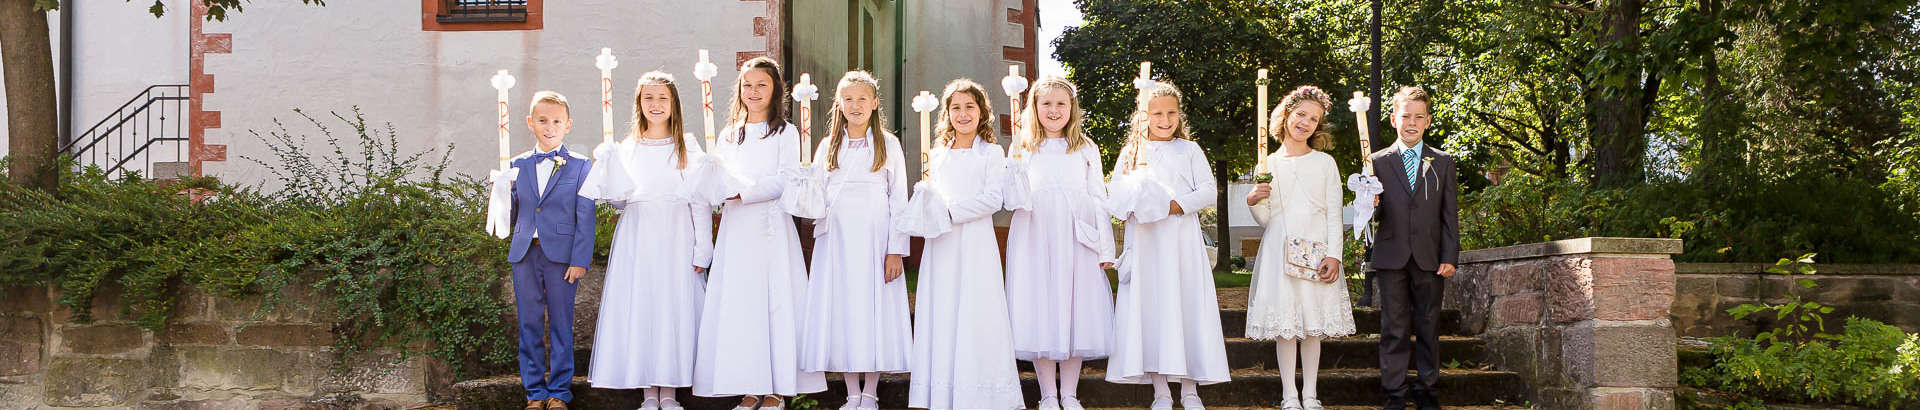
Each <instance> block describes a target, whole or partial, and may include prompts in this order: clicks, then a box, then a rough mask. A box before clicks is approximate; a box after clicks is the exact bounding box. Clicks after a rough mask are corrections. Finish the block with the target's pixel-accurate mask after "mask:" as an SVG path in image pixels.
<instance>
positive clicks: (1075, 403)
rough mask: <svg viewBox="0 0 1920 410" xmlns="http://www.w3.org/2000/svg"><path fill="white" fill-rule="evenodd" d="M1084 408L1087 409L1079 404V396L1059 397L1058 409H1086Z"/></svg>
mask: <svg viewBox="0 0 1920 410" xmlns="http://www.w3.org/2000/svg"><path fill="white" fill-rule="evenodd" d="M1086 409H1087V408H1086V407H1083V406H1081V405H1080V398H1079V397H1074V396H1061V397H1060V410H1086Z"/></svg>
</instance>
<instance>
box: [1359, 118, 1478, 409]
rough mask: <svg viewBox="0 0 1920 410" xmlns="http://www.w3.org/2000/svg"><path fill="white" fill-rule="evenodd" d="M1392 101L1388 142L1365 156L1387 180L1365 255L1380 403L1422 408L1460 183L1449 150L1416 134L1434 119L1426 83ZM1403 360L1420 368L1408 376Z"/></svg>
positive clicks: (1453, 252) (1432, 402)
mask: <svg viewBox="0 0 1920 410" xmlns="http://www.w3.org/2000/svg"><path fill="white" fill-rule="evenodd" d="M1392 103H1393V112H1392V115H1393V116H1392V119H1393V128H1394V131H1395V137H1396V138H1394V140H1395V141H1394V144H1393V147H1391V148H1387V149H1385V150H1381V151H1379V152H1375V153H1373V155H1372V156H1371V157H1369V158H1368V159H1369V160H1370V161H1373V168H1374V169H1376V170H1379V178H1380V183H1381V184H1382V185H1383V186H1385V188H1386V189H1385V191H1384V192H1381V193H1380V195H1379V196H1378V197H1377V198H1378V200H1379V205H1378V206H1376V207H1375V208H1374V213H1375V214H1374V220H1376V221H1380V224H1379V226H1378V231H1377V232H1378V233H1377V235H1376V237H1375V242H1374V245H1373V255H1372V256H1373V259H1372V261H1370V262H1369V266H1371V267H1372V268H1373V269H1374V270H1375V275H1374V277H1375V280H1378V281H1379V282H1378V284H1377V285H1378V286H1379V298H1380V385H1381V387H1382V388H1383V389H1385V390H1386V396H1387V397H1386V407H1385V408H1387V409H1392V410H1400V409H1403V408H1406V404H1407V399H1408V398H1409V397H1408V396H1411V398H1412V399H1413V402H1414V404H1415V405H1417V406H1418V407H1419V408H1420V409H1421V410H1426V409H1438V408H1440V402H1439V398H1438V397H1437V396H1436V395H1435V392H1434V387H1435V386H1434V385H1435V384H1436V383H1437V382H1439V380H1440V357H1439V353H1440V352H1439V350H1438V348H1439V339H1438V337H1439V335H1438V334H1436V329H1435V322H1437V321H1438V320H1439V312H1440V295H1441V294H1442V293H1443V289H1445V287H1446V283H1447V282H1446V278H1449V277H1452V276H1453V271H1454V263H1455V262H1458V261H1459V258H1460V224H1459V210H1460V207H1459V203H1458V202H1457V200H1458V196H1459V195H1458V194H1459V184H1458V183H1457V182H1456V180H1455V179H1454V163H1453V156H1452V155H1448V154H1447V153H1445V152H1442V151H1440V150H1436V149H1433V148H1430V147H1427V146H1426V144H1425V143H1423V142H1422V141H1421V137H1423V136H1425V135H1426V132H1427V127H1428V126H1430V125H1432V120H1433V119H1432V116H1431V111H1430V109H1431V107H1432V104H1431V102H1429V100H1428V98H1427V92H1426V90H1422V89H1420V88H1419V87H1403V88H1401V89H1400V91H1399V92H1398V93H1395V94H1394V96H1393V101H1392ZM1409 337H1411V340H1410V339H1409ZM1409 362H1412V363H1409ZM1409 364H1412V367H1415V368H1417V369H1418V370H1419V376H1418V377H1416V378H1414V380H1412V383H1408V380H1407V367H1409ZM1409 390H1411V394H1409Z"/></svg>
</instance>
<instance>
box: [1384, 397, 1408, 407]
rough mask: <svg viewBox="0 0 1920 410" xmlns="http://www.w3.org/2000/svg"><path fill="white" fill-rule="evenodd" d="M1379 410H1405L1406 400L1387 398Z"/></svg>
mask: <svg viewBox="0 0 1920 410" xmlns="http://www.w3.org/2000/svg"><path fill="white" fill-rule="evenodd" d="M1380 409H1381V410H1407V399H1403V398H1399V397H1388V398H1387V404H1386V405H1384V406H1380Z"/></svg>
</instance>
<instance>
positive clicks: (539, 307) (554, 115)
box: [507, 91, 595, 410]
mask: <svg viewBox="0 0 1920 410" xmlns="http://www.w3.org/2000/svg"><path fill="white" fill-rule="evenodd" d="M572 126H573V122H572V121H571V112H570V110H569V109H568V107H567V99H566V97H563V96H561V95H560V94H559V93H555V92H552V91H541V92H537V93H534V94H533V107H532V110H531V111H530V112H529V113H528V114H527V128H529V129H531V130H532V131H533V136H534V141H535V148H536V149H535V150H533V151H528V152H526V153H523V154H520V155H519V156H517V157H514V158H513V167H514V169H515V170H516V171H517V172H518V175H516V176H515V177H514V182H513V190H512V192H513V213H512V215H513V245H512V246H511V248H509V250H508V251H507V261H508V262H512V263H513V305H514V308H515V313H516V316H517V317H518V322H519V331H520V349H519V354H520V384H521V385H523V386H525V387H526V388H527V407H526V408H527V410H546V409H551V410H563V409H566V408H567V402H568V401H572V400H573V392H571V391H569V390H568V387H570V384H571V383H572V382H573V295H574V289H575V283H574V282H575V281H577V280H579V279H580V277H582V276H586V275H587V265H588V264H590V263H592V262H593V235H594V233H593V230H594V222H595V220H594V202H593V200H591V199H587V198H583V197H581V196H580V183H581V181H584V180H586V177H587V170H588V169H589V168H592V166H593V163H592V162H591V161H588V160H587V157H585V156H582V155H580V154H576V153H573V152H571V151H568V150H567V147H566V145H563V144H562V142H563V141H564V140H565V138H566V136H567V131H568V130H569V129H571V128H572ZM543 326H544V330H545V331H546V332H547V336H548V340H547V342H548V343H549V344H550V346H549V350H548V351H547V352H545V353H546V354H545V355H544V356H545V357H542V354H541V353H542V352H541V351H540V347H541V342H542V341H541V340H540V336H541V331H542V330H543Z"/></svg>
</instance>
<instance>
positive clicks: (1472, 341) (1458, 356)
mask: <svg viewBox="0 0 1920 410" xmlns="http://www.w3.org/2000/svg"><path fill="white" fill-rule="evenodd" d="M1274 343H1275V342H1274V341H1271V340H1253V339H1246V338H1232V339H1227V361H1228V363H1229V364H1230V365H1232V366H1233V367H1234V368H1236V369H1256V368H1257V369H1276V368H1279V365H1280V361H1279V357H1278V351H1276V350H1274V347H1275V346H1274ZM1440 358H1441V360H1443V361H1448V362H1452V361H1457V362H1459V363H1460V364H1461V366H1464V367H1473V366H1475V365H1479V364H1482V363H1487V348H1486V344H1485V343H1483V342H1481V341H1480V339H1477V338H1471V337H1463V336H1441V337H1440ZM592 360H593V350H592V349H590V348H589V349H575V350H574V352H573V363H574V367H575V368H578V369H590V368H592V366H591V364H592ZM1106 365H1107V361H1106V360H1105V359H1095V360H1088V361H1086V363H1085V365H1084V366H1085V367H1088V368H1095V369H1105V368H1106ZM1379 366H1380V337H1379V336H1378V335H1366V336H1349V337H1341V338H1334V339H1329V340H1326V341H1323V342H1321V344H1320V368H1322V369H1375V368H1379ZM1031 370H1033V364H1032V363H1030V362H1024V361H1023V362H1020V371H1031Z"/></svg>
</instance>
